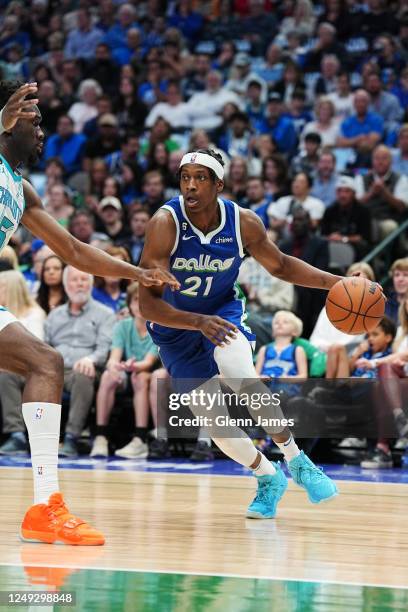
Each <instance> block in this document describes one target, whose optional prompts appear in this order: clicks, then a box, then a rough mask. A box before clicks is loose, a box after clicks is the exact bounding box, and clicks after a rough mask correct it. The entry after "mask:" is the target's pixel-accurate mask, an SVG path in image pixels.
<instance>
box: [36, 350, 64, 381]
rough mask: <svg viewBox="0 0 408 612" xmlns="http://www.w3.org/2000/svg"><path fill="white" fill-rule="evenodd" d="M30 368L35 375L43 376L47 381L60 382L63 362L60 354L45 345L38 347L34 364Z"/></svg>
mask: <svg viewBox="0 0 408 612" xmlns="http://www.w3.org/2000/svg"><path fill="white" fill-rule="evenodd" d="M31 368H32V371H33V372H34V373H35V374H37V375H39V376H42V375H45V376H47V378H48V379H50V378H51V379H56V380H60V379H61V378H62V377H63V376H64V360H63V358H62V355H61V353H59V352H58V351H56V350H55V349H54V348H52V347H51V346H49V345H48V344H45V343H44V344H43V343H40V344H39V345H38V347H37V350H36V359H35V363H33V364H32V366H31Z"/></svg>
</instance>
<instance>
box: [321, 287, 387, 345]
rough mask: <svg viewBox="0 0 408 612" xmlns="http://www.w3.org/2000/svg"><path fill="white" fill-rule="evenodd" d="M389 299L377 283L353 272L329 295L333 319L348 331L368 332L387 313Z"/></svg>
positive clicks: (335, 325) (334, 323)
mask: <svg viewBox="0 0 408 612" xmlns="http://www.w3.org/2000/svg"><path fill="white" fill-rule="evenodd" d="M384 310H385V299H384V297H383V295H382V293H381V289H380V287H379V286H378V285H377V283H374V282H373V281H370V280H367V279H366V278H361V277H359V276H350V277H349V278H343V279H342V280H340V281H339V282H338V283H336V284H335V285H333V287H332V288H331V289H330V291H329V293H328V296H327V299H326V312H327V316H328V318H329V321H330V322H331V323H332V325H334V327H336V328H337V329H339V330H340V331H342V332H344V333H345V334H364V333H367V332H369V331H371V330H373V329H374V328H375V327H377V325H378V323H379V322H380V321H381V319H382V318H383V316H384Z"/></svg>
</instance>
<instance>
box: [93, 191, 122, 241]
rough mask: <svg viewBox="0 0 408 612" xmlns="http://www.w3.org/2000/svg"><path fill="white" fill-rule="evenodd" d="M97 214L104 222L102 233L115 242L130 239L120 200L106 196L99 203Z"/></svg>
mask: <svg viewBox="0 0 408 612" xmlns="http://www.w3.org/2000/svg"><path fill="white" fill-rule="evenodd" d="M97 214H98V217H99V219H100V220H101V222H102V226H101V229H102V231H103V232H104V233H105V234H107V235H108V236H109V238H110V239H111V240H112V241H113V242H115V243H116V242H117V241H122V240H125V239H127V238H128V237H129V228H128V226H127V225H125V223H124V221H123V207H122V204H121V202H120V200H119V198H115V197H114V196H106V197H105V198H102V200H101V201H100V202H99V205H98V209H97Z"/></svg>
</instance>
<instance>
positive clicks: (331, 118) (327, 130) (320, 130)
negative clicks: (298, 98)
mask: <svg viewBox="0 0 408 612" xmlns="http://www.w3.org/2000/svg"><path fill="white" fill-rule="evenodd" d="M314 110H315V116H316V119H315V120H314V121H310V122H309V123H308V124H306V126H305V129H304V130H303V133H302V140H303V141H304V138H305V137H306V135H307V134H310V133H311V132H313V133H317V134H319V135H320V138H321V141H322V146H323V147H334V146H335V145H336V142H337V139H338V137H339V133H340V124H339V121H338V119H336V117H335V109H334V104H333V102H332V101H331V100H329V99H328V98H326V97H325V96H322V97H321V98H319V99H318V100H317V102H316V104H315V109H314Z"/></svg>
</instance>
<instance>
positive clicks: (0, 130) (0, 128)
mask: <svg viewBox="0 0 408 612" xmlns="http://www.w3.org/2000/svg"><path fill="white" fill-rule="evenodd" d="M3 111H4V107H3V108H2V109H1V111H0V134H3V132H5V131H6V130H5V129H4V127H3Z"/></svg>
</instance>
